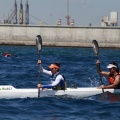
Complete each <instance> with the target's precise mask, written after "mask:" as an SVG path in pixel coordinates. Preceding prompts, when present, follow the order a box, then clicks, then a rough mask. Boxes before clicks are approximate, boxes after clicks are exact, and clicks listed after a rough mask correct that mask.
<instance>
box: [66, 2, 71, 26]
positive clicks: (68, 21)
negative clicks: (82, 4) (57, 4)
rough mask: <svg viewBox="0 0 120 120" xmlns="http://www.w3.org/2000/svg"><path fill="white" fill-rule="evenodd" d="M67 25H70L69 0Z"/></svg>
mask: <svg viewBox="0 0 120 120" xmlns="http://www.w3.org/2000/svg"><path fill="white" fill-rule="evenodd" d="M66 19H67V25H70V16H69V0H67V16H66Z"/></svg>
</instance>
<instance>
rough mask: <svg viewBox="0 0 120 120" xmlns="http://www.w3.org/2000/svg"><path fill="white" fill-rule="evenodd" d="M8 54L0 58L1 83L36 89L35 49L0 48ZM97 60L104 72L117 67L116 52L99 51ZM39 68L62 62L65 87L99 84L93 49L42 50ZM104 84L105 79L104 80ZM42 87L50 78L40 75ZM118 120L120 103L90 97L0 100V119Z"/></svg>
mask: <svg viewBox="0 0 120 120" xmlns="http://www.w3.org/2000/svg"><path fill="white" fill-rule="evenodd" d="M3 51H8V52H10V53H12V54H13V55H14V56H13V57H10V58H5V57H2V56H0V84H1V85H13V86H14V87H16V88H36V87H37V83H38V76H37V75H38V74H37V71H38V70H37V69H38V68H37V58H38V56H37V50H36V47H35V46H34V47H31V46H0V52H1V53H2V52H3ZM99 59H100V61H101V68H102V69H104V70H107V69H106V66H107V64H108V63H109V62H111V61H116V62H118V63H119V64H120V50H119V49H100V52H99ZM41 60H42V66H43V67H44V68H46V69H47V68H48V65H49V64H50V63H52V62H60V63H61V72H62V73H63V74H64V75H65V77H66V80H67V82H68V86H70V85H71V84H72V83H74V84H76V85H77V86H78V87H96V86H99V85H100V80H99V74H98V73H97V72H96V65H95V61H96V57H95V55H94V53H93V50H92V48H63V47H62V48H53V47H47V48H46V47H45V48H42V51H41ZM103 81H104V84H107V80H106V79H105V78H103ZM40 82H41V83H42V84H47V83H49V78H48V77H47V76H45V75H42V74H41V75H40ZM42 119H44V120H88V119H90V120H106V119H109V120H113V119H114V120H119V119H120V101H119V100H115V101H112V100H109V99H101V97H100V96H93V97H88V98H83V99H80V98H79V97H76V98H75V97H74V98H73V97H66V96H62V97H43V98H24V99H20V98H18V99H0V120H42Z"/></svg>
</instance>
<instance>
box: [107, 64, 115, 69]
mask: <svg viewBox="0 0 120 120" xmlns="http://www.w3.org/2000/svg"><path fill="white" fill-rule="evenodd" d="M113 67H114V68H117V66H116V65H113V64H109V65H108V66H107V68H109V69H110V68H113Z"/></svg>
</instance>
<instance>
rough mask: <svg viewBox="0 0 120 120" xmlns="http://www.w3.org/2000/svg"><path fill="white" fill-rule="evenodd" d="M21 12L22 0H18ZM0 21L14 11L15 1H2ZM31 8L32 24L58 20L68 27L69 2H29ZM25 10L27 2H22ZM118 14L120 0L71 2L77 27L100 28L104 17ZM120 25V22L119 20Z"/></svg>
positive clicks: (70, 5) (51, 22)
mask: <svg viewBox="0 0 120 120" xmlns="http://www.w3.org/2000/svg"><path fill="white" fill-rule="evenodd" d="M16 1H17V6H18V12H19V6H20V1H21V0H16ZM0 2H1V3H0V20H1V21H2V20H3V19H4V18H5V17H7V16H8V14H9V13H10V11H12V10H13V5H14V0H0ZM28 2H29V7H30V23H31V24H36V25H39V24H40V20H42V21H44V22H45V23H47V24H49V25H55V24H56V22H57V20H58V19H61V20H62V25H66V18H65V16H66V15H67V0H28ZM22 3H23V6H24V10H25V3H26V0H22ZM112 11H115V12H118V17H119V16H120V0H69V15H70V20H72V19H74V21H75V25H76V26H88V25H89V23H91V24H92V26H100V25H101V18H102V16H108V17H109V16H110V12H112ZM118 20H119V18H118ZM119 24H120V20H119Z"/></svg>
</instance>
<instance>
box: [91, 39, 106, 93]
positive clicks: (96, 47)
mask: <svg viewBox="0 0 120 120" xmlns="http://www.w3.org/2000/svg"><path fill="white" fill-rule="evenodd" d="M92 43H93V51H94V53H95V55H96V59H97V60H98V54H99V45H98V42H97V41H96V40H93V41H92ZM97 69H100V65H97ZM100 81H101V84H102V85H103V82H102V76H101V75H100ZM102 92H103V93H104V89H102Z"/></svg>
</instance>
